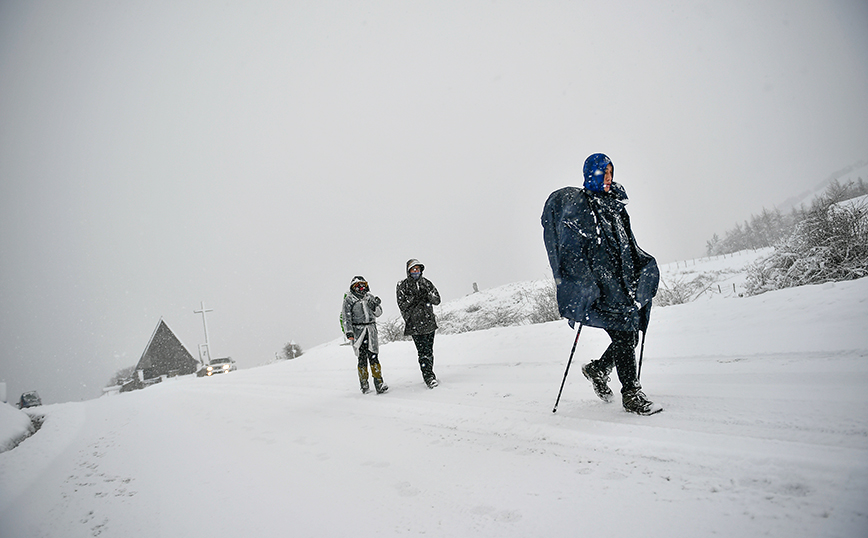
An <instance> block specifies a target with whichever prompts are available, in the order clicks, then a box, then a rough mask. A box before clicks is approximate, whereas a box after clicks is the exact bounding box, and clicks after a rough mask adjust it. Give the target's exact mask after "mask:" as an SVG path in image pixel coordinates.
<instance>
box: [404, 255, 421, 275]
mask: <svg viewBox="0 0 868 538" xmlns="http://www.w3.org/2000/svg"><path fill="white" fill-rule="evenodd" d="M417 265H418V266H419V274H420V275H421V274H422V272H424V271H425V266H424V265H422V264H421V263H419V260H416V259H412V258H411V259H409V260H407V276H408V277H409V276H412V275H411V274H410V269H412V268H414V267H416V266H417Z"/></svg>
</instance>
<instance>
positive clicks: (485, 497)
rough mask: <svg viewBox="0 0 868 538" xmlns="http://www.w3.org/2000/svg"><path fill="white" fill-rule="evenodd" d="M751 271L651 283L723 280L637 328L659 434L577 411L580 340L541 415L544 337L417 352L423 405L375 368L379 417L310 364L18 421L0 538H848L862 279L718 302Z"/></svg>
mask: <svg viewBox="0 0 868 538" xmlns="http://www.w3.org/2000/svg"><path fill="white" fill-rule="evenodd" d="M751 255H754V254H751ZM751 255H748V254H745V255H744V259H742V260H740V258H739V257H738V256H736V257H730V258H726V259H724V258H720V259H717V260H707V261H705V262H702V261H697V262H696V265H688V266H687V267H685V266H684V263H683V262H682V263H680V264H678V265H677V266H665V267H663V268H662V269H663V274H664V278H667V275H669V278H675V276H676V274H677V273H681V274H686V275H688V276H689V275H690V274H692V273H689V272H690V271H719V273H717V274H718V276H719V278H720V279H721V280H720V292H719V293H711V294H708V299H709V300H703V299H700V300H697V301H694V302H691V303H689V304H684V305H679V306H669V307H665V308H656V309H655V310H654V312H653V314H652V319H651V326H650V328H649V333H648V336H647V341H646V347H645V359H644V364H643V368H642V382H643V385H644V386H645V391H646V393H647V394H648V396H649V397H650V398H651V399H652V400H654V401H656V402H659V403H661V404H662V405H663V406H664V408H665V411H664V412H663V413H661V414H659V415H655V416H652V417H639V416H635V415H630V414H627V413H625V412H623V410H622V409H621V407H620V405H619V404H617V403H615V404H604V403H602V402H601V401H599V400H598V399H597V398H596V397H595V396H594V394H593V392H592V390H591V387H590V385H589V384H588V383H587V381H586V380H585V379H584V378H583V377H582V375H581V373H580V372H579V370H578V366H579V365H580V364H581V363H583V362H587V360H589V359H591V358H595V357H597V356H599V354H600V353H601V352H602V351H603V349H605V346H606V343H607V339H606V337H605V334H604V333H602V331H598V330H594V329H586V330H583V331H582V336H581V340H580V341H579V345H578V350H577V352H576V358H575V360H574V362H573V366H572V370H571V371H570V374H569V377H568V380H567V384H566V387H565V389H564V393H563V397H562V399H561V402H560V406H559V408H558V412H557V413H556V414H553V413H552V406H553V404H554V400H555V397H556V395H557V390H558V386H559V384H560V382H561V379H562V378H563V374H564V367H565V365H566V362H567V358H568V356H569V351H570V347H571V345H572V342H573V338H574V334H575V333H574V332H572V331H571V330H570V329H569V327H568V326H567V324H566V323H565V322H563V321H556V322H551V323H545V324H537V325H522V326H517V327H506V328H494V329H490V330H486V331H478V332H468V333H462V334H455V335H441V336H438V338H437V340H436V343H435V356H436V362H435V370H436V372H437V374H438V377H439V378H440V380H441V382H442V385H441V386H440V387H438V388H436V389H434V390H428V389H426V388H425V387H424V385H423V384H422V381H421V376H420V374H419V370H418V366H417V364H416V362H415V353H414V349H413V345H412V343H410V342H394V343H391V344H388V345H386V346H384V347H383V349H382V351H381V361H382V364H383V372H384V376H385V379H386V381H387V382H388V383H389V384H390V386H391V391H390V392H389V393H388V394H385V395H379V396H378V395H374V394H368V395H363V394H361V393H360V392H359V391H358V388H357V385H358V381H357V379H356V375H355V359H354V357H353V355H352V352H351V350H350V349H349V348H348V347H346V346H340V345H337V344H336V343H335V344H328V345H324V346H320V347H318V348H314V349H311V350H308V351H307V352H306V353H305V354H304V355H303V356H302V357H301V358H299V359H296V360H293V361H285V362H281V363H277V364H272V365H269V366H264V367H260V368H254V369H248V370H241V371H238V372H233V373H230V374H225V375H221V376H216V377H214V378H201V379H200V378H190V377H188V378H181V379H173V380H169V381H167V382H164V383H161V384H159V385H156V386H154V387H151V388H148V389H146V390H141V391H137V392H133V393H128V394H122V395H117V396H111V397H104V398H100V399H97V400H92V401H86V402H80V403H67V404H56V405H50V406H45V407H41V408H34V409H30V410H28V412H29V413H31V414H37V413H38V414H40V415H44V417H45V419H44V424H43V426H42V428H41V429H40V430H39V431H38V432H37V433H36V434H35V435H33V436H32V437H30V438H29V439H27V440H25V441H24V442H23V443H21V444H20V445H19V446H18V447H17V448H14V449H12V450H8V451H6V452H3V453H0V536H2V537H3V538H18V537H22V538H23V537H32V536H45V537H64V538H66V537H78V536H82V537H84V536H101V537H115V536H117V537H124V538H130V537H132V538H135V537H152V536H163V537H185V538H186V537H196V536H203V537H205V536H207V537H232V538H235V537H238V536H257V537H271V536H287V535H290V536H316V537H332V536H334V537H344V536H372V537H373V536H415V535H426V536H444V537H463V536H490V537H498V538H503V537H529V536H588V537H609V536H611V537H619V538H620V537H624V536H644V537H652V538H653V537H661V538H662V537H665V538H673V537H685V538H686V537H691V538H695V537H704V536H751V537H752V536H786V537H787V538H793V537H805V538H808V537H810V538H815V537H854V536H868V510H866V505H865V499H868V390H866V389H868V330H866V329H868V327H866V320H868V279H861V280H856V281H850V282H843V283H838V284H827V285H822V286H807V287H802V288H793V289H787V290H781V291H775V292H769V293H765V294H763V295H760V296H756V297H739V296H738V293H737V290H738V288H739V278H741V277H739V276H738V275H739V273H738V271H734V270H733V272H730V271H729V270H730V269H733V268H734V267H736V266H738V265H739V264H741V266H742V267H743V262H744V261H746V260H747V258H748V257H749V256H751ZM755 255H760V253H757V254H755ZM706 264H707V265H706ZM694 267H696V269H694ZM715 267H716V268H715ZM686 272H687V273H686ZM742 281H743V279H742ZM732 284H735V287H736V292H735V293H730V292H729V291H728V290H732V288H733V286H732ZM714 289H715V290H716V289H717V288H716V286H715V287H714ZM482 293H483V292H480V294H475V295H481V294H482ZM464 300H465V301H470V300H471V299H470V298H465V299H464ZM474 300H476V299H474ZM503 302H504V303H509V302H510V299H504V300H503ZM453 306H454V305H453ZM444 308H447V306H446V305H444ZM456 308H458V307H456ZM461 308H463V310H464V311H465V312H466V311H467V310H468V309H469V310H475V311H479V309H477V308H475V307H473V306H472V305H470V304H465V305H463V306H462V307H461ZM480 308H482V306H480ZM612 385H613V388H614V389H615V390H617V389H618V383H617V380H613V382H612ZM18 413H19V412H18V411H15V410H13V413H9V415H10V416H15V415H16V414H18ZM7 420H8V417H7V414H6V413H3V414H0V421H7ZM2 431H7V430H4V429H0V432H2Z"/></svg>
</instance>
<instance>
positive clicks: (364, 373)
mask: <svg viewBox="0 0 868 538" xmlns="http://www.w3.org/2000/svg"><path fill="white" fill-rule="evenodd" d="M359 385H360V386H361V390H362V394H367V393H368V392H370V391H371V386H370V385H368V367H367V366H359Z"/></svg>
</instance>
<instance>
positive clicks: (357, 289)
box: [350, 276, 370, 296]
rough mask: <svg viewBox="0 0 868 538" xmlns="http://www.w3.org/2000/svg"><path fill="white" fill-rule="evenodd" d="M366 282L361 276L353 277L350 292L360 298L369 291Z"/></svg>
mask: <svg viewBox="0 0 868 538" xmlns="http://www.w3.org/2000/svg"><path fill="white" fill-rule="evenodd" d="M369 289H370V288H368V281H367V280H365V277H363V276H354V277H353V280H352V282H350V291H351V292H353V293H355V294H356V295H359V296H362V295H364V294H366V293H367V292H368V291H369Z"/></svg>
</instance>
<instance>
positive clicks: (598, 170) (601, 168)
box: [582, 153, 615, 192]
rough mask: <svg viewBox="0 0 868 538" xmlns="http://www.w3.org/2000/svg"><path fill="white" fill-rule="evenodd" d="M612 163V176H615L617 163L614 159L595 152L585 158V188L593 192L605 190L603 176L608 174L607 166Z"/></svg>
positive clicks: (583, 170) (583, 171)
mask: <svg viewBox="0 0 868 538" xmlns="http://www.w3.org/2000/svg"><path fill="white" fill-rule="evenodd" d="M610 164H611V165H612V177H615V165H614V164H612V159H610V158H608V157H606V156H605V155H603V154H602V153H594V154H593V155H591V156H590V157H588V158H587V159H585V166H584V168H583V169H582V174H583V175H584V176H585V188H586V189H587V190H589V191H591V192H603V191H604V189H603V177H604V176H605V175H606V167H607V166H609V165H610Z"/></svg>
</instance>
